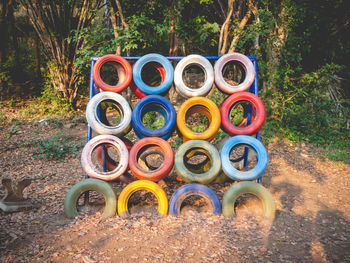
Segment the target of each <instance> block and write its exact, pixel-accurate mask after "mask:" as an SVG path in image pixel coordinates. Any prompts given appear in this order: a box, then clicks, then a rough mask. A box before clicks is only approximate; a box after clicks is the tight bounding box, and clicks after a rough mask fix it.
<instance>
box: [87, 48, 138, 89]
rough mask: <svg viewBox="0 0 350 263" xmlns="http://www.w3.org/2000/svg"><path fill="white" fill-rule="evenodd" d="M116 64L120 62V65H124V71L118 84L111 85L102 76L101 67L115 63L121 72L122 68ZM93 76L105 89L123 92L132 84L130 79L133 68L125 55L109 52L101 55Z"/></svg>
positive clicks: (97, 83)
mask: <svg viewBox="0 0 350 263" xmlns="http://www.w3.org/2000/svg"><path fill="white" fill-rule="evenodd" d="M115 64H119V65H120V66H122V68H123V71H124V73H123V74H122V76H121V77H120V78H119V81H118V83H117V84H116V85H109V84H107V83H105V82H104V81H103V80H102V78H101V68H102V67H103V66H104V65H113V66H114V67H115V68H116V69H117V71H118V73H120V72H121V71H122V70H121V69H118V68H119V67H118V66H115ZM92 78H93V80H94V81H95V83H96V85H97V86H98V87H99V88H100V89H102V90H104V91H112V92H121V91H123V90H124V89H125V88H126V87H128V86H129V84H130V81H131V79H132V69H131V66H130V64H129V62H128V61H127V60H126V59H124V58H123V57H121V56H118V55H114V54H109V55H105V56H103V57H100V58H99V59H98V60H97V61H96V63H95V66H94V69H93V73H92Z"/></svg>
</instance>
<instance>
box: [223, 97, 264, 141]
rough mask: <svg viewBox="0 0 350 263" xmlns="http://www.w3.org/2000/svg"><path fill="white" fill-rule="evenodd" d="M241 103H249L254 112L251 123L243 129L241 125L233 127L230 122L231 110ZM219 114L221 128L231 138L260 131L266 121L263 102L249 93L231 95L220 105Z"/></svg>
mask: <svg viewBox="0 0 350 263" xmlns="http://www.w3.org/2000/svg"><path fill="white" fill-rule="evenodd" d="M242 102H248V103H251V104H252V108H253V109H254V112H255V117H254V119H253V121H252V123H251V124H250V125H248V126H246V127H244V126H243V124H238V126H235V125H233V124H232V122H231V120H230V115H231V114H230V112H231V110H232V108H233V107H234V106H235V105H237V104H239V103H242ZM220 113H221V122H222V128H223V130H224V131H225V132H227V133H228V134H230V135H231V136H233V135H252V134H255V133H257V132H258V131H259V130H260V129H261V127H262V126H263V125H264V122H265V120H266V111H265V106H264V104H263V102H262V101H261V99H260V98H259V97H258V96H256V95H254V94H253V93H250V92H237V93H235V94H232V95H231V96H230V97H228V98H227V99H226V100H225V101H224V102H223V103H222V104H221V106H220Z"/></svg>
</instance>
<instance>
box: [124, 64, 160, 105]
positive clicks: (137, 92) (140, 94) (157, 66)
mask: <svg viewBox="0 0 350 263" xmlns="http://www.w3.org/2000/svg"><path fill="white" fill-rule="evenodd" d="M146 66H148V64H146ZM149 66H152V67H154V68H155V69H156V70H158V71H159V73H160V77H161V78H162V80H161V83H163V81H164V79H165V75H166V72H165V69H164V68H163V67H162V65H161V64H159V63H157V62H151V63H149ZM130 89H131V90H132V92H134V94H135V95H136V96H137V97H138V98H139V99H142V98H144V97H146V96H147V94H146V93H144V92H143V91H142V90H140V89H139V88H138V87H137V86H136V85H135V83H134V81H133V80H131V82H130Z"/></svg>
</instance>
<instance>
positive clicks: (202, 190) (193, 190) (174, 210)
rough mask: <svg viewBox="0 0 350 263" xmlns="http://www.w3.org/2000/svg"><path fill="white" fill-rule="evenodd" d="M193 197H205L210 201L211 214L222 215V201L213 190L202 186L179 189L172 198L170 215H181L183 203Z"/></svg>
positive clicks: (186, 186) (192, 185)
mask: <svg viewBox="0 0 350 263" xmlns="http://www.w3.org/2000/svg"><path fill="white" fill-rule="evenodd" d="M191 195H199V196H201V197H204V198H205V199H206V200H207V201H208V203H209V205H210V208H211V212H212V213H213V214H214V215H216V214H220V213H221V204H220V200H219V198H218V197H217V195H216V194H215V192H214V191H213V190H211V189H210V188H209V187H208V186H205V185H201V184H186V185H183V186H181V187H180V188H179V189H177V190H176V191H175V193H174V194H173V195H172V197H171V198H170V203H169V214H171V215H179V214H180V212H181V211H180V210H181V204H182V202H183V201H184V200H185V199H186V198H187V197H189V196H191Z"/></svg>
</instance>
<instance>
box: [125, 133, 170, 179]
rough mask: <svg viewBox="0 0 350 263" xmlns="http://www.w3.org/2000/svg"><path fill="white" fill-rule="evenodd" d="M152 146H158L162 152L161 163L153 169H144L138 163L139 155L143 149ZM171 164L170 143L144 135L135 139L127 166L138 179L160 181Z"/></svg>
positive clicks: (167, 172) (166, 173)
mask: <svg viewBox="0 0 350 263" xmlns="http://www.w3.org/2000/svg"><path fill="white" fill-rule="evenodd" d="M154 146H158V147H159V148H158V147H157V149H159V150H160V151H161V152H162V154H163V156H164V161H163V163H162V165H161V166H159V167H158V168H157V169H155V170H145V169H143V168H142V167H141V166H140V165H139V163H138V159H139V156H140V154H141V152H142V151H143V150H144V149H149V148H154ZM173 164H174V152H173V150H172V148H171V146H170V144H169V143H168V142H167V141H165V140H163V139H161V138H158V137H145V138H143V139H141V140H139V141H137V142H136V143H135V144H134V146H133V147H132V148H131V150H130V154H129V168H130V170H131V172H132V173H133V174H134V175H135V176H136V177H137V178H138V179H148V180H152V181H160V180H162V179H163V178H164V177H165V176H167V175H168V174H169V172H170V171H171V169H172V167H173Z"/></svg>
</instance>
